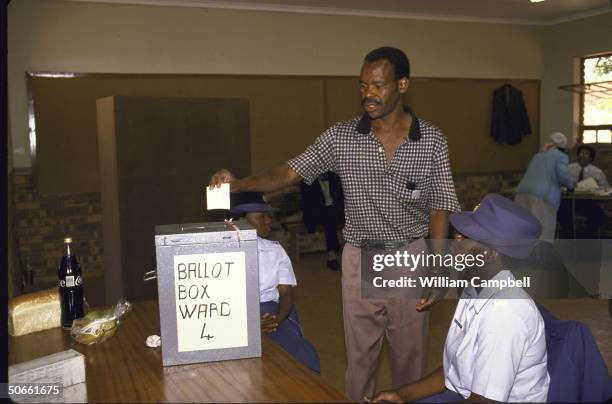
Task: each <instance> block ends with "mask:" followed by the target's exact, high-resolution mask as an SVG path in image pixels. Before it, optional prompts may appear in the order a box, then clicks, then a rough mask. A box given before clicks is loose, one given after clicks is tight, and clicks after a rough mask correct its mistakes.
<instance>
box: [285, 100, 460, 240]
mask: <svg viewBox="0 0 612 404" xmlns="http://www.w3.org/2000/svg"><path fill="white" fill-rule="evenodd" d="M406 111H407V112H409V113H410V114H411V115H412V117H413V124H412V127H411V128H410V132H409V135H408V137H407V138H406V140H405V141H404V142H403V143H402V144H401V145H400V147H399V148H398V149H397V151H396V152H395V156H394V157H393V161H392V162H391V163H390V164H387V161H386V157H385V152H384V148H383V145H382V143H381V142H380V141H378V139H376V137H375V136H374V133H373V132H372V129H371V123H370V120H369V118H368V117H367V115H365V114H364V115H363V116H361V117H356V118H354V119H351V120H349V121H344V122H339V123H337V124H335V125H333V126H331V127H330V128H328V129H327V130H326V131H325V132H323V134H321V135H320V136H319V137H318V138H317V139H316V140H315V142H314V143H313V144H312V145H310V146H308V147H307V148H306V150H305V151H304V152H303V153H302V154H300V155H299V156H297V157H295V158H293V159H291V160H289V161H288V162H287V164H288V165H289V167H291V168H292V169H293V170H294V171H295V172H296V173H298V175H300V176H301V177H302V178H303V180H304V181H305V182H306V183H308V184H311V183H312V182H313V181H314V180H316V179H317V177H318V176H319V175H320V174H322V173H324V172H326V171H333V172H335V173H336V174H338V175H339V176H340V178H341V180H342V189H343V191H344V198H345V212H346V225H345V227H344V232H343V235H344V239H345V240H346V241H347V242H348V243H350V244H353V245H355V246H359V245H361V243H362V241H364V240H386V241H403V240H409V239H411V238H419V237H424V236H426V235H427V234H428V232H429V209H438V210H446V211H450V212H454V211H458V210H459V203H458V201H457V196H456V194H455V185H454V183H453V177H452V174H451V169H450V162H449V159H448V145H447V142H446V138H445V137H444V135H443V134H442V132H441V131H440V129H438V128H436V127H435V126H433V125H431V124H430V123H428V122H426V121H424V120H421V119H418V118H417V117H416V116H415V115H414V113H413V112H412V111H411V110H410V109H409V108H406ZM415 123H418V124H416V125H415Z"/></svg>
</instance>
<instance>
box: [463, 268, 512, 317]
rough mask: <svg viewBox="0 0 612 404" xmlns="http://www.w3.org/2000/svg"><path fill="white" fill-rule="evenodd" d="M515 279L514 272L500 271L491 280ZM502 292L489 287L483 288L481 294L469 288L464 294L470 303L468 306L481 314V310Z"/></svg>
mask: <svg viewBox="0 0 612 404" xmlns="http://www.w3.org/2000/svg"><path fill="white" fill-rule="evenodd" d="M510 278H512V279H514V275H512V272H510V271H508V270H502V271H499V272H498V273H497V274H496V275H495V276H494V277H492V278H491V280H494V279H496V280H497V279H510ZM499 292H501V290H500V289H499V288H497V287H487V288H482V289H481V290H480V292H476V290H475V289H474V288H473V287H472V286H470V287H469V288H466V289H464V293H465V295H466V297H467V298H468V299H470V301H469V302H468V306H472V307H474V311H476V314H478V313H480V310H482V308H483V307H484V306H485V304H487V302H488V301H489V300H491V299H493V298H494V297H495V295H496V294H498V293H499Z"/></svg>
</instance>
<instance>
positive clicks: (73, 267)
mask: <svg viewBox="0 0 612 404" xmlns="http://www.w3.org/2000/svg"><path fill="white" fill-rule="evenodd" d="M66 249H67V251H66V253H65V254H64V256H63V257H62V262H61V263H60V266H59V270H58V286H59V295H60V304H61V307H62V327H63V328H64V329H70V328H71V327H72V321H73V320H76V319H77V318H81V317H83V316H84V315H85V312H84V310H83V278H82V276H81V267H80V266H79V263H78V262H77V259H76V256H74V255H73V254H71V253H70V246H68V245H67V247H66Z"/></svg>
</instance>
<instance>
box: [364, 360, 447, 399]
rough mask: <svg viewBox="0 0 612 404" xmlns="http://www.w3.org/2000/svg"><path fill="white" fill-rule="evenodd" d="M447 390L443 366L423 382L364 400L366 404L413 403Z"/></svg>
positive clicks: (410, 384)
mask: <svg viewBox="0 0 612 404" xmlns="http://www.w3.org/2000/svg"><path fill="white" fill-rule="evenodd" d="M445 389H446V387H445V385H444V369H443V368H442V366H440V367H439V368H438V369H437V370H435V371H434V372H433V373H430V374H429V375H427V376H425V377H424V378H422V379H421V380H418V381H416V382H414V383H409V384H407V385H405V386H402V387H400V388H399V389H397V390H386V391H381V392H380V393H378V394H376V395H374V397H372V398H368V397H364V399H365V401H366V402H370V403H379V402H384V401H390V402H395V403H403V402H405V401H411V402H412V401H416V400H420V399H422V398H425V397H429V396H433V395H434V394H438V393H441V392H443V391H444V390H445Z"/></svg>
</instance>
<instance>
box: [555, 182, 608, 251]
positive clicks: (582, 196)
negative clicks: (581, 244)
mask: <svg viewBox="0 0 612 404" xmlns="http://www.w3.org/2000/svg"><path fill="white" fill-rule="evenodd" d="M561 198H562V199H569V200H570V201H571V204H572V211H571V212H572V236H573V237H572V238H574V239H575V238H576V200H592V201H599V202H601V203H605V202H610V201H612V195H597V194H592V193H589V192H564V193H562V194H561Z"/></svg>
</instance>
